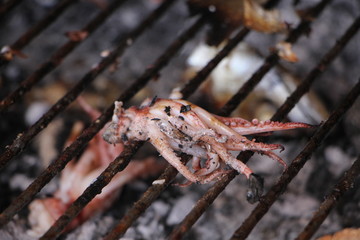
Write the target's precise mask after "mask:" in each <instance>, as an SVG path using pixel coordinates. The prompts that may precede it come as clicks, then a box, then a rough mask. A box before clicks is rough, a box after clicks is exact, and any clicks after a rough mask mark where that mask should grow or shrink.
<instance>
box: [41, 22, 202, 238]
mask: <svg viewBox="0 0 360 240" xmlns="http://www.w3.org/2000/svg"><path fill="white" fill-rule="evenodd" d="M204 23H205V18H204V17H200V18H199V19H198V20H197V21H196V22H195V23H194V24H193V25H191V26H190V27H189V28H188V29H187V30H186V31H184V32H183V33H182V34H181V35H180V36H179V37H178V38H177V39H176V40H175V41H174V42H173V43H172V44H170V46H169V47H168V48H167V49H166V50H165V51H164V53H163V54H162V55H161V56H160V57H159V58H158V59H157V60H156V61H155V63H154V64H152V65H151V66H152V67H151V68H148V69H146V71H145V72H144V73H143V74H142V75H141V77H140V78H138V79H137V80H136V81H135V83H134V84H133V85H132V86H131V87H130V88H128V90H127V91H126V93H125V94H122V95H121V96H120V97H119V99H118V101H123V102H125V101H127V100H129V99H130V98H131V97H133V96H134V95H135V93H136V92H137V91H139V90H140V89H141V88H143V87H144V86H145V84H146V83H147V82H149V81H150V80H151V79H152V78H153V77H154V76H156V75H157V74H158V72H159V71H160V70H161V68H163V67H164V66H165V65H167V64H168V62H169V61H170V60H171V59H172V58H173V57H174V55H175V54H176V53H177V52H178V50H180V48H181V47H182V46H183V45H184V44H185V43H186V42H187V41H188V40H189V39H190V38H192V37H193V36H194V35H195V34H196V33H198V32H199V30H200V29H201V27H203V26H204ZM113 107H114V106H113V104H112V105H111V106H110V107H109V108H108V110H107V111H106V112H107V113H109V112H110V113H112V111H113ZM100 118H101V117H100ZM98 119H99V118H98ZM96 121H97V120H96ZM96 121H95V122H96ZM142 144H143V142H133V143H131V144H129V145H126V146H125V149H124V151H123V152H122V153H121V154H120V155H119V156H118V157H117V158H115V160H114V161H113V162H112V163H110V165H109V166H108V167H107V168H106V169H105V170H104V171H103V172H102V173H101V174H100V175H99V176H98V177H97V178H96V180H95V181H94V182H93V183H92V184H91V185H90V186H89V187H88V188H86V190H85V191H84V192H83V193H82V194H81V195H80V196H79V197H78V198H77V199H76V200H75V201H74V202H73V203H72V204H71V205H70V206H69V208H68V209H67V210H66V211H65V213H64V214H63V215H62V216H61V217H60V218H59V219H57V221H56V222H55V223H54V224H53V226H52V227H51V228H50V229H49V230H48V231H47V232H46V233H45V234H44V235H43V236H42V237H41V238H40V239H42V240H45V239H54V238H56V237H58V236H59V235H60V234H61V232H62V231H63V230H64V228H65V227H66V226H67V224H69V223H70V222H71V220H72V219H74V218H75V217H76V216H77V215H78V214H79V213H80V211H81V210H82V209H83V208H84V207H85V206H86V204H88V203H89V202H90V201H91V200H92V199H93V198H94V197H95V196H96V195H97V194H99V193H101V190H102V188H104V187H105V186H106V185H107V184H108V183H109V182H110V181H111V179H112V178H113V177H114V176H115V174H116V173H118V172H119V171H122V170H123V169H124V168H125V167H126V166H127V164H128V163H129V161H130V159H131V157H132V156H133V155H134V154H135V152H136V151H137V150H138V149H139V148H140V147H141V146H142Z"/></svg>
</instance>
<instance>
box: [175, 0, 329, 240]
mask: <svg viewBox="0 0 360 240" xmlns="http://www.w3.org/2000/svg"><path fill="white" fill-rule="evenodd" d="M325 3H328V1H322V2H321V3H319V4H318V5H317V6H316V7H315V8H314V9H317V11H314V12H313V14H314V17H315V15H318V14H320V12H321V11H322V9H323V8H324V7H325V6H326V4H325ZM305 21H306V20H303V22H302V23H300V24H299V26H298V27H297V28H296V29H294V30H293V31H292V32H291V33H290V35H289V37H288V38H287V40H291V41H296V39H297V38H299V36H300V34H299V33H304V32H306V31H307V29H308V28H309V25H310V22H308V23H307V24H305V23H304V22H305ZM306 22H307V21H306ZM295 36H296V37H295ZM266 59H268V61H266V60H265V63H264V64H263V65H262V66H261V67H260V68H259V69H258V70H257V71H256V72H255V73H254V74H253V76H252V77H251V78H250V79H249V80H248V81H247V82H246V83H245V84H244V86H243V87H242V88H241V89H240V90H239V92H242V94H244V95H247V94H248V93H249V92H250V91H252V89H253V88H254V87H255V86H256V84H257V83H258V82H259V81H260V80H261V77H263V76H264V75H265V74H266V72H267V71H269V70H270V68H271V67H272V66H273V65H274V64H275V62H274V61H278V56H277V55H274V54H271V55H269V56H268V57H267V58H266ZM275 59H276V60H275ZM270 63H271V64H272V66H269V64H270ZM249 82H250V84H249ZM254 84H255V85H254ZM249 86H251V87H249ZM239 92H238V93H239ZM238 96H240V95H238ZM243 99H244V98H242V97H240V98H238V99H237V101H242V100H243ZM234 101H235V100H234V98H232V99H230V100H229V101H228V102H227V103H226V104H225V105H224V107H223V108H222V109H221V110H220V112H221V114H222V115H229V114H230V113H231V111H232V110H233V109H234V108H235V107H236V106H237V105H238V104H239V102H237V103H234ZM235 105H236V106H235ZM284 105H286V102H285V103H284ZM291 108H292V107H291ZM290 110H291V109H290ZM284 115H286V114H284ZM278 120H281V119H278ZM258 140H259V141H262V140H261V139H260V138H259V139H258ZM252 154H253V153H252V152H241V153H240V154H239V156H238V157H237V158H238V159H241V161H242V162H244V163H246V162H247V160H248V159H249V158H250V157H251V156H252ZM237 174H238V173H237V172H236V171H232V172H231V173H229V174H228V175H227V176H224V177H223V178H222V179H221V180H220V181H217V182H216V183H215V184H214V185H213V186H212V187H211V188H210V189H209V190H208V192H207V193H205V194H204V195H203V197H202V198H201V199H199V200H198V202H197V203H196V204H195V206H194V207H193V209H192V210H191V211H190V212H189V213H188V215H187V216H186V217H185V219H183V221H182V222H181V223H180V224H179V225H178V226H177V227H176V228H175V229H174V230H173V232H172V233H171V234H170V237H169V239H180V238H181V237H182V236H183V235H184V234H185V233H186V232H187V231H188V230H189V229H190V228H191V226H192V225H193V224H194V223H195V222H196V221H197V220H198V219H199V218H200V216H201V215H202V214H203V213H204V212H205V211H206V209H207V208H208V207H209V206H210V204H211V203H212V202H213V201H214V200H215V199H216V198H217V196H218V195H219V194H220V193H221V192H222V191H223V190H224V189H225V187H226V186H227V185H228V184H229V183H230V182H231V180H232V179H234V178H235V176H236V175H237Z"/></svg>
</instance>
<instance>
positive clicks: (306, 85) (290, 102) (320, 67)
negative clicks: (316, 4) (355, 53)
mask: <svg viewBox="0 0 360 240" xmlns="http://www.w3.org/2000/svg"><path fill="white" fill-rule="evenodd" d="M359 28H360V16H359V17H357V18H356V19H355V21H354V22H353V23H352V24H351V26H350V27H349V28H348V29H347V30H346V32H345V33H344V35H343V36H342V37H341V38H340V39H339V40H338V41H336V44H335V45H334V46H333V47H332V48H331V49H330V51H329V52H327V53H326V54H325V55H324V57H323V58H322V59H321V60H320V62H319V63H318V64H317V66H316V67H315V68H314V69H313V70H311V71H310V72H309V74H307V76H306V77H305V79H304V80H303V81H302V82H301V84H300V85H299V86H298V87H297V88H296V90H295V91H294V92H293V93H292V94H291V95H290V96H289V97H288V98H287V99H286V101H285V103H284V104H283V105H282V106H281V107H280V108H279V110H278V111H277V112H276V113H275V114H274V116H273V117H272V118H271V120H273V121H278V120H280V119H283V118H284V117H285V116H286V115H287V114H288V113H289V112H290V111H291V109H292V108H293V107H294V106H295V104H296V103H297V102H298V101H299V100H300V98H301V97H302V96H303V95H304V94H305V93H306V92H307V91H309V89H310V87H311V85H312V83H313V82H314V81H315V79H316V78H317V77H318V76H319V75H320V74H321V73H322V72H323V71H324V70H325V69H326V68H327V67H328V66H329V64H330V63H331V62H332V61H333V60H334V59H335V58H336V57H337V55H338V54H339V53H340V52H341V51H342V50H343V49H344V47H345V46H346V45H347V43H348V42H349V41H350V40H351V39H352V37H354V36H355V35H356V33H357V32H358V31H359Z"/></svg>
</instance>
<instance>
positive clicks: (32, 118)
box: [25, 102, 50, 126]
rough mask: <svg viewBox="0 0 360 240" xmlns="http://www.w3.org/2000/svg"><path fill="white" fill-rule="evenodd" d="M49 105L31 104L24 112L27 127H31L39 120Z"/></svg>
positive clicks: (41, 103) (42, 103)
mask: <svg viewBox="0 0 360 240" xmlns="http://www.w3.org/2000/svg"><path fill="white" fill-rule="evenodd" d="M49 109H50V105H49V104H48V103H46V102H34V103H32V104H31V105H30V106H29V107H28V108H27V110H26V112H25V121H26V124H28V126H31V125H33V124H34V123H35V122H36V121H37V120H39V119H40V118H41V117H42V116H43V115H44V114H45V113H46V112H47V111H48V110H49Z"/></svg>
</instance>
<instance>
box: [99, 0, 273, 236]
mask: <svg viewBox="0 0 360 240" xmlns="http://www.w3.org/2000/svg"><path fill="white" fill-rule="evenodd" d="M277 2H278V0H272V1H268V2H267V3H266V4H265V5H264V7H265V8H270V7H272V6H274V5H275V4H276V3H277ZM249 32H250V31H249V29H247V28H242V29H241V30H240V31H239V32H238V33H237V34H236V35H235V36H234V37H233V38H231V39H230V40H229V41H228V43H227V44H226V45H225V46H224V48H223V49H221V51H219V52H218V53H217V55H216V56H215V57H214V58H213V59H212V60H210V61H209V62H208V63H207V64H206V66H205V67H203V68H202V69H201V70H200V71H199V72H198V73H197V74H196V76H195V77H193V78H192V79H191V80H189V82H188V83H186V84H185V86H184V87H183V89H182V90H181V91H180V92H181V94H182V96H183V98H184V99H186V98H188V97H189V96H190V95H191V94H192V93H193V92H194V91H195V90H196V89H197V88H198V87H199V86H200V85H201V83H202V82H203V81H205V80H206V78H207V77H208V76H209V75H210V73H211V71H212V70H213V69H214V68H215V67H216V66H217V65H218V64H219V63H220V61H221V60H222V59H223V58H225V57H226V56H227V55H228V54H229V53H230V52H231V51H232V50H233V49H234V48H235V47H236V46H237V44H238V43H239V42H240V41H242V40H243V39H244V38H245V37H246V35H247V34H248V33H249ZM182 160H183V162H184V164H186V162H187V161H188V159H186V157H182ZM177 173H178V172H177V171H176V169H175V168H174V167H172V166H168V167H167V168H166V169H165V171H164V173H163V174H162V175H161V176H160V177H159V178H158V180H165V181H164V183H163V184H160V185H153V186H151V187H149V188H148V189H147V190H146V192H145V193H144V194H143V195H142V197H141V198H140V199H139V200H138V201H137V202H135V203H134V205H133V206H132V207H131V209H129V210H128V212H127V213H126V214H125V215H124V216H123V218H122V219H121V220H120V221H119V223H118V224H117V225H116V226H115V227H114V228H113V229H112V230H111V231H110V232H109V233H108V234H107V235H106V237H105V238H104V239H106V240H110V239H118V238H120V237H121V236H122V235H124V234H125V232H126V230H127V229H128V228H129V227H130V226H131V225H132V223H133V222H134V221H135V220H136V219H137V218H138V217H139V216H140V215H141V214H142V213H143V212H144V211H145V210H146V209H147V208H148V207H149V206H150V205H151V203H152V202H154V201H155V200H156V199H157V198H158V197H159V195H160V194H161V193H162V192H163V191H164V190H165V189H166V188H167V187H168V185H169V184H170V182H171V181H172V180H173V179H174V178H175V176H176V175H177Z"/></svg>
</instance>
